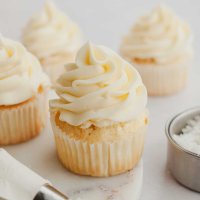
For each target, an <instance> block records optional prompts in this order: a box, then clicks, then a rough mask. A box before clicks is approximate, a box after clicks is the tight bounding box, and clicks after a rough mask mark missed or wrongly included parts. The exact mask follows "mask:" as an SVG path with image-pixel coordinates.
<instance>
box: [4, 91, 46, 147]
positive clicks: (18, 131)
mask: <svg viewBox="0 0 200 200" xmlns="http://www.w3.org/2000/svg"><path fill="white" fill-rule="evenodd" d="M47 105H48V104H47V98H46V93H45V92H43V93H41V94H38V95H37V96H36V97H33V98H31V99H29V100H28V101H26V102H23V103H21V104H18V105H14V106H5V107H2V108H0V145H9V144H16V143H21V142H24V141H27V140H29V139H31V138H33V137H35V136H37V135H38V134H39V133H40V131H41V130H42V128H43V127H44V126H45V122H46V117H47Z"/></svg>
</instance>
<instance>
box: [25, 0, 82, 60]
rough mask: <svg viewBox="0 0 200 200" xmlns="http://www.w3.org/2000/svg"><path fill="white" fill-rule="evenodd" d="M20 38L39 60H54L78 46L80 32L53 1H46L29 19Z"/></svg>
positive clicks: (70, 52) (75, 49) (72, 51)
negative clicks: (37, 12) (41, 9)
mask: <svg viewBox="0 0 200 200" xmlns="http://www.w3.org/2000/svg"><path fill="white" fill-rule="evenodd" d="M22 39H23V43H24V45H25V46H26V47H27V48H28V49H29V50H30V51H31V52H32V53H33V54H34V55H36V56H37V57H38V58H39V59H40V60H42V61H43V60H44V59H46V58H49V57H50V59H51V60H53V61H54V60H59V59H61V58H62V57H63V54H64V55H65V54H72V53H74V51H75V52H76V51H77V49H79V48H80V45H81V32H80V30H79V28H78V26H77V25H76V24H75V23H74V22H72V21H71V20H70V19H69V18H68V17H67V16H66V15H65V14H64V13H63V12H61V11H59V10H58V9H57V8H56V7H55V5H54V4H53V3H51V2H47V3H46V4H45V7H44V9H43V11H42V12H41V13H39V14H38V15H35V16H34V17H33V18H32V19H31V20H30V21H29V23H28V24H27V26H26V27H25V30H24V33H23V38H22ZM52 57H53V58H52ZM60 57H61V58H60Z"/></svg>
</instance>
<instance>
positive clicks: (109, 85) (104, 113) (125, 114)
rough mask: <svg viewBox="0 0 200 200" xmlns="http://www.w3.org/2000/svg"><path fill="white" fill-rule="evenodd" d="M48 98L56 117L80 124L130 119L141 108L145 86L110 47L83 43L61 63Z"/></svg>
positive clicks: (138, 112)
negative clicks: (55, 96) (53, 96)
mask: <svg viewBox="0 0 200 200" xmlns="http://www.w3.org/2000/svg"><path fill="white" fill-rule="evenodd" d="M65 70H66V72H65V73H64V74H62V75H61V76H60V78H59V79H58V81H57V84H56V86H55V90H56V93H57V94H58V95H59V97H60V98H59V99H56V100H52V101H50V107H51V109H56V110H59V111H60V120H62V121H65V122H67V123H69V124H71V125H74V126H81V127H84V128H87V127H89V126H90V125H92V124H93V125H95V126H99V127H101V126H108V125H110V124H112V123H116V122H125V121H129V120H132V119H134V118H135V117H137V115H138V114H140V113H141V112H143V111H144V109H145V106H146V102H147V93H146V88H145V87H144V85H143V83H142V80H141V77H140V75H139V74H138V72H137V71H136V70H135V68H134V67H133V66H131V65H130V64H129V63H127V62H126V61H125V60H123V59H122V58H121V57H120V56H118V55H117V54H115V53H114V52H113V51H111V50H110V49H108V48H106V47H103V46H97V45H93V44H91V43H87V44H85V45H84V46H83V47H82V48H81V49H80V50H79V52H78V54H77V57H76V62H75V63H71V64H68V65H67V66H66V67H65Z"/></svg>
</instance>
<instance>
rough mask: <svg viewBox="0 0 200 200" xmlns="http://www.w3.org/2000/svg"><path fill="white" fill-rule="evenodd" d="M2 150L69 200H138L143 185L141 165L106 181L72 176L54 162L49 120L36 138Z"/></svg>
mask: <svg viewBox="0 0 200 200" xmlns="http://www.w3.org/2000/svg"><path fill="white" fill-rule="evenodd" d="M5 149H6V150H7V151H8V152H9V153H10V154H11V155H12V156H14V157H15V158H17V159H18V160H19V161H21V162H22V163H24V164H26V165H27V166H28V167H30V168H31V169H32V170H34V171H36V172H37V173H38V174H40V175H41V176H43V177H45V178H47V179H48V180H49V181H50V182H51V183H52V184H53V185H54V186H55V187H56V188H57V189H59V190H60V191H62V192H63V193H64V194H65V195H67V196H68V197H69V198H70V199H71V200H94V199H95V200H129V199H130V198H129V197H131V198H132V199H134V200H139V197H140V194H141V190H142V183H143V163H142V161H141V162H140V163H139V164H138V166H137V167H136V168H135V169H134V170H132V171H130V172H127V173H125V174H123V175H119V176H114V177H110V178H92V177H85V176H78V175H75V174H72V173H70V172H68V171H67V170H66V169H65V168H64V167H63V166H62V165H61V163H60V162H59V161H58V159H57V156H56V153H55V146H54V139H53V133H52V131H51V127H50V123H49V120H48V124H47V127H46V129H45V131H44V132H43V134H41V135H40V136H39V137H37V138H35V139H33V140H32V141H29V142H26V143H24V144H21V145H14V146H10V147H6V148H5ZM16 173H17V172H16ZM16 200H17V199H16ZM27 200H28V199H27Z"/></svg>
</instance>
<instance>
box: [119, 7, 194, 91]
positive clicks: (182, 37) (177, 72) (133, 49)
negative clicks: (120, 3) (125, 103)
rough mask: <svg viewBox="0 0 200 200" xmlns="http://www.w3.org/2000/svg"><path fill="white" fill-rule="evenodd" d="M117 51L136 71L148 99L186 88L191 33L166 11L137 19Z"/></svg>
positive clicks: (155, 11) (191, 52) (156, 11)
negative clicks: (151, 96) (149, 96)
mask: <svg viewBox="0 0 200 200" xmlns="http://www.w3.org/2000/svg"><path fill="white" fill-rule="evenodd" d="M120 51H121V55H122V56H123V57H124V58H125V59H127V60H128V61H129V62H131V63H133V65H134V66H135V67H136V68H137V70H138V71H139V73H140V75H141V77H142V79H143V82H144V84H145V86H146V87H147V91H148V94H149V95H170V94H173V93H176V92H178V91H180V90H181V89H183V88H184V86H185V85H186V82H187V78H188V68H189V66H190V63H191V58H192V54H193V51H192V33H191V30H190V28H189V26H188V25H187V24H186V23H185V22H184V21H182V20H181V19H180V18H179V17H177V16H176V15H175V14H174V13H173V12H172V11H171V10H170V9H168V8H167V7H165V6H159V7H157V8H155V9H154V10H153V11H152V12H151V13H150V14H149V15H147V16H144V17H141V18H140V19H139V20H138V21H137V22H136V24H135V25H134V26H133V28H132V29H131V30H130V32H129V33H128V35H127V36H125V37H124V39H123V41H122V44H121V49H120Z"/></svg>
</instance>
